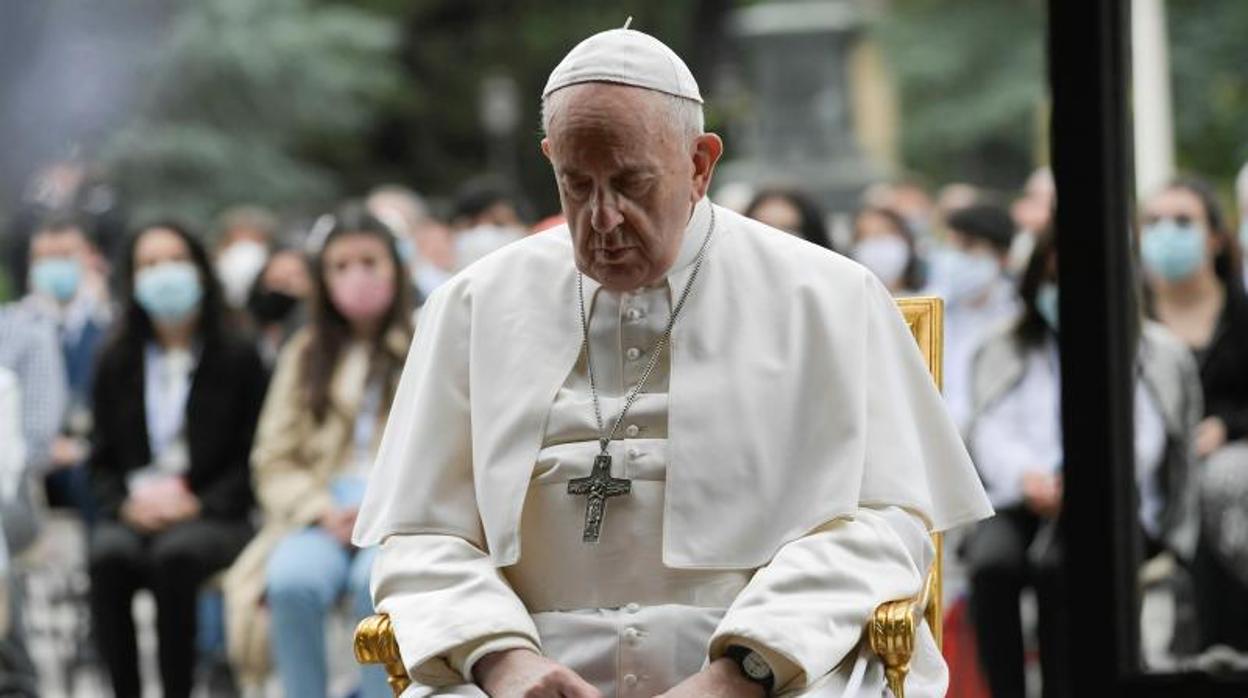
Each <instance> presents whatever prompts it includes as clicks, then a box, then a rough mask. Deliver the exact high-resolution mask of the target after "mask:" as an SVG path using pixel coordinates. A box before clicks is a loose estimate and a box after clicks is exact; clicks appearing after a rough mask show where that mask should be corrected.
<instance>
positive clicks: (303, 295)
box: [247, 247, 312, 368]
mask: <svg viewBox="0 0 1248 698" xmlns="http://www.w3.org/2000/svg"><path fill="white" fill-rule="evenodd" d="M310 295H312V277H311V275H310V274H309V271H308V260H307V258H306V257H304V254H303V252H301V251H299V250H297V249H292V248H286V247H279V248H277V249H275V250H273V253H272V254H271V255H269V259H268V260H267V261H266V262H265V263H264V268H263V269H261V270H260V275H259V276H257V277H256V283H255V284H253V285H252V287H251V294H250V296H248V298H247V310H248V311H249V312H250V313H251V318H252V320H253V321H254V323H255V327H256V336H257V341H258V342H259V348H260V356H261V357H263V359H264V364H265V366H268V367H270V368H271V367H272V366H273V364H274V363H275V362H276V361H277V354H278V352H279V351H281V348H282V347H283V346H284V345H285V344H286V340H288V339H290V337H291V335H293V334H294V333H295V331H296V330H298V329H299V328H300V327H303V324H304V322H306V321H307V303H306V301H307V299H308V296H310Z"/></svg>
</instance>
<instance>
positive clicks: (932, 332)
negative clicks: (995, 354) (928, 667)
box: [897, 296, 945, 647]
mask: <svg viewBox="0 0 1248 698" xmlns="http://www.w3.org/2000/svg"><path fill="white" fill-rule="evenodd" d="M897 308H898V310H900V311H901V316H902V317H903V318H905V320H906V326H907V327H909V328H910V334H912V335H914V341H915V342H917V343H918V345H919V352H920V353H922V354H923V360H924V362H926V363H927V370H928V371H930V372H931V374H932V380H933V381H934V382H935V383H936V389H937V390H940V389H941V387H942V380H943V375H942V371H941V367H942V365H943V363H944V362H943V356H944V354H943V352H944V346H945V303H944V301H943V300H941V299H940V298H936V297H934V296H917V297H914V298H898V299H897ZM932 544H933V545H934V546H935V547H936V557H935V559H934V560H933V562H932V571H931V575H930V576H929V577H928V585H929V586H928V589H927V593H928V601H927V608H926V609H925V610H924V613H923V615H924V617H926V619H927V625H928V627H930V628H931V629H932V636H933V637H935V638H936V646H937V647H941V646H942V640H943V636H944V623H943V620H944V608H943V603H942V597H941V594H942V592H943V590H944V587H943V586H942V583H943V572H944V562H943V558H944V536H942V535H941V534H940V533H933V534H932Z"/></svg>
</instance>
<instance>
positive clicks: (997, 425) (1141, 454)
mask: <svg viewBox="0 0 1248 698" xmlns="http://www.w3.org/2000/svg"><path fill="white" fill-rule="evenodd" d="M1057 264H1058V259H1057V247H1056V245H1054V244H1053V239H1052V237H1051V236H1048V235H1042V236H1041V237H1040V238H1039V239H1038V240H1037V244H1036V247H1035V251H1034V254H1033V255H1032V259H1031V261H1030V262H1029V263H1028V266H1027V268H1026V270H1025V273H1024V276H1023V279H1022V283H1021V287H1020V290H1019V295H1020V298H1021V301H1022V307H1023V311H1022V315H1021V317H1020V318H1019V320H1018V322H1017V323H1016V324H1015V325H1014V326H1013V327H1010V328H1008V329H1007V330H1006V331H1003V332H1001V333H1000V334H997V335H995V336H993V337H990V338H989V339H988V341H987V342H985V344H984V345H983V347H982V348H981V349H980V350H979V352H978V353H977V354H976V356H975V361H974V364H973V366H972V386H973V390H974V393H973V399H974V413H973V416H972V421H971V426H970V430H969V433H968V439H967V441H968V445H969V447H970V449H971V456H972V458H973V459H974V461H975V465H976V467H977V468H978V469H979V472H980V476H981V477H982V478H983V481H984V486H985V487H986V488H987V490H988V496H989V498H990V499H991V500H992V504H993V506H994V507H995V508H996V510H997V515H996V516H995V517H993V518H992V519H989V520H988V521H983V522H980V523H979V524H977V525H976V527H975V529H974V530H973V531H972V532H971V533H970V535H969V536H968V538H967V541H966V545H965V547H964V551H965V556H966V558H967V565H968V567H969V568H970V570H969V571H970V578H971V613H972V617H973V618H974V623H975V627H976V634H977V639H978V646H979V653H980V657H981V665H982V667H983V669H984V672H985V674H986V676H987V678H988V684H989V686H990V687H991V689H992V695H993V696H997V697H1000V698H1014V697H1017V698H1022V697H1023V696H1024V694H1025V692H1024V683H1023V637H1022V634H1023V631H1022V622H1021V620H1020V617H1019V605H1018V604H1019V595H1020V594H1021V592H1022V590H1023V588H1024V587H1026V586H1034V587H1035V589H1036V595H1037V600H1038V602H1039V606H1040V609H1039V636H1040V663H1041V667H1042V670H1043V685H1044V695H1045V696H1046V698H1050V697H1053V696H1066V695H1070V691H1071V690H1072V688H1071V686H1070V683H1069V682H1070V680H1071V678H1072V677H1070V676H1068V675H1067V673H1066V671H1065V667H1064V661H1063V660H1064V655H1063V652H1064V651H1065V646H1066V640H1065V638H1066V634H1065V633H1066V632H1068V631H1069V630H1074V628H1073V627H1071V626H1068V625H1067V624H1066V618H1065V617H1064V613H1063V612H1064V609H1065V596H1064V594H1063V593H1062V585H1061V567H1060V565H1061V550H1060V541H1059V540H1058V538H1057V536H1056V532H1055V527H1054V523H1055V519H1056V518H1057V515H1058V513H1059V512H1060V510H1061V506H1062V478H1061V468H1062V429H1061V375H1060V361H1059V358H1060V357H1059V356H1058V348H1057V334H1058V332H1059V331H1060V324H1059V318H1058V314H1057V294H1058V290H1057V283H1056V280H1057ZM1137 357H1138V362H1139V372H1138V375H1139V380H1138V381H1137V382H1136V385H1135V427H1136V433H1135V454H1136V482H1137V487H1138V488H1139V498H1140V512H1139V522H1140V526H1141V528H1142V529H1143V532H1144V533H1143V537H1144V540H1145V551H1144V555H1146V556H1147V557H1152V556H1153V555H1155V554H1157V553H1159V552H1161V551H1163V550H1169V551H1171V552H1173V553H1174V554H1175V555H1176V556H1177V557H1178V559H1179V560H1180V561H1182V562H1190V560H1191V558H1192V555H1193V554H1194V552H1195V547H1196V530H1197V515H1196V510H1195V507H1194V505H1193V502H1194V496H1193V495H1194V489H1193V488H1194V487H1195V480H1194V468H1195V458H1194V455H1193V449H1192V438H1193V433H1194V430H1195V427H1196V422H1197V421H1198V420H1199V418H1200V409H1201V401H1200V384H1199V381H1198V379H1197V376H1196V365H1195V362H1194V361H1192V359H1191V357H1190V356H1189V355H1188V353H1187V351H1186V350H1185V349H1184V348H1183V346H1182V344H1180V343H1179V342H1178V340H1177V339H1175V338H1174V337H1173V336H1172V335H1171V334H1170V333H1169V332H1167V331H1166V330H1165V328H1163V327H1161V326H1160V325H1158V324H1156V323H1152V322H1144V323H1143V324H1142V325H1141V326H1139V348H1138V352H1137Z"/></svg>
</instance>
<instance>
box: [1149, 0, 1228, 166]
mask: <svg viewBox="0 0 1248 698" xmlns="http://www.w3.org/2000/svg"><path fill="white" fill-rule="evenodd" d="M1166 11H1167V13H1168V15H1169V17H1168V19H1169V22H1168V24H1169V32H1170V37H1169V38H1170V41H1169V44H1170V68H1171V77H1172V83H1171V85H1172V87H1171V94H1172V96H1173V99H1174V121H1175V132H1176V133H1175V136H1176V140H1177V141H1178V147H1177V150H1178V161H1179V167H1180V168H1181V169H1184V170H1188V171H1191V172H1196V173H1199V174H1201V175H1204V176H1205V177H1208V178H1210V179H1212V180H1214V181H1215V182H1217V183H1218V184H1219V185H1221V186H1222V187H1223V188H1226V187H1229V186H1230V183H1231V181H1232V180H1233V179H1234V177H1235V174H1236V173H1237V172H1238V170H1239V168H1240V167H1241V166H1242V165H1243V163H1244V162H1245V161H1246V160H1248V50H1245V48H1244V37H1245V36H1248V3H1245V2H1243V0H1204V1H1203V2H1200V3H1193V2H1169V3H1167V7H1166Z"/></svg>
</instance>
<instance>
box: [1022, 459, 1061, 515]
mask: <svg viewBox="0 0 1248 698" xmlns="http://www.w3.org/2000/svg"><path fill="white" fill-rule="evenodd" d="M1023 501H1024V502H1026V504H1027V508H1028V509H1031V510H1032V512H1034V513H1035V514H1036V515H1037V516H1039V517H1041V518H1045V519H1054V518H1057V515H1058V513H1060V512H1061V510H1062V476H1061V475H1058V474H1055V473H1045V472H1039V471H1035V470H1033V471H1030V472H1026V473H1023Z"/></svg>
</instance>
